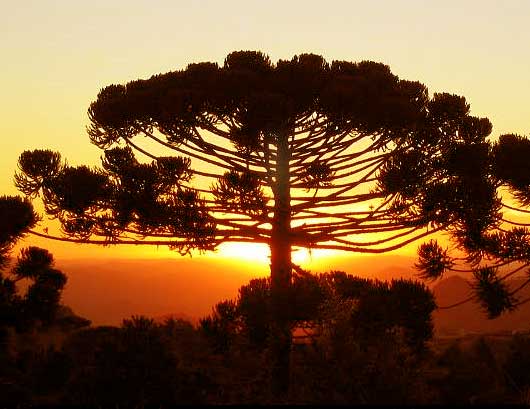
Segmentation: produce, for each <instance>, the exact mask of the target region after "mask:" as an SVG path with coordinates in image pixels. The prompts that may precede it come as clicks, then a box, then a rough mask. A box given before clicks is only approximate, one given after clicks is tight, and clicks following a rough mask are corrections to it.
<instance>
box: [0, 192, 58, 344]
mask: <svg viewBox="0 0 530 409" xmlns="http://www.w3.org/2000/svg"><path fill="white" fill-rule="evenodd" d="M0 215H1V216H0V224H1V227H0V232H1V233H0V234H1V237H0V331H1V335H0V337H1V338H2V343H3V342H5V340H6V335H7V332H6V331H7V328H8V327H13V328H15V329H16V330H19V331H23V330H26V329H28V328H30V327H31V326H33V325H34V324H35V323H37V322H38V323H40V324H43V325H48V324H51V323H52V321H53V319H54V317H55V313H56V311H57V308H58V307H59V301H60V296H61V291H62V289H63V287H64V285H65V284H66V276H65V275H64V274H63V273H62V272H61V271H59V270H57V269H55V268H53V263H54V260H53V255H52V254H51V253H50V252H48V251H47V250H45V249H41V248H38V247H33V246H30V247H27V248H24V249H22V250H21V251H20V255H19V257H18V260H17V261H16V262H15V264H14V265H13V266H12V268H9V267H10V253H11V250H12V248H13V246H14V245H15V244H16V242H17V241H18V240H19V239H20V238H21V237H22V236H23V235H24V234H26V233H27V232H28V231H29V229H30V228H32V227H33V226H35V224H36V223H37V219H38V218H37V215H36V214H35V212H34V210H33V206H32V205H31V203H30V202H28V201H27V200H24V199H21V198H19V197H16V196H2V197H0ZM21 280H27V281H28V282H29V286H28V288H27V290H26V291H25V293H24V294H22V293H21V292H20V291H17V283H18V282H19V281H21Z"/></svg>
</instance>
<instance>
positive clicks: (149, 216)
mask: <svg viewBox="0 0 530 409" xmlns="http://www.w3.org/2000/svg"><path fill="white" fill-rule="evenodd" d="M88 114H89V118H90V125H89V127H88V133H89V136H90V139H91V141H92V143H94V144H95V145H96V146H98V147H99V148H101V149H103V150H104V155H103V157H102V167H101V168H89V167H87V166H77V167H74V166H69V165H67V164H66V163H63V162H62V160H61V157H60V155H59V154H58V153H54V152H51V151H47V150H35V151H32V152H24V153H23V154H22V155H21V156H20V160H19V172H18V173H17V174H16V184H17V186H18V188H19V189H20V190H21V191H22V192H24V193H25V194H26V195H28V196H31V197H35V196H37V195H39V194H40V195H41V197H42V199H43V202H44V206H45V209H46V212H47V213H48V214H49V215H51V216H52V217H54V218H56V219H58V220H59V221H60V223H61V227H62V230H63V232H64V233H65V235H66V236H67V237H56V238H57V239H61V240H70V241H77V242H81V243H99V244H120V243H122V244H149V245H168V246H170V247H171V248H174V249H176V250H177V251H179V252H180V253H182V254H186V253H188V252H189V251H190V250H191V249H198V250H200V251H204V250H212V249H215V248H216V247H217V246H218V245H219V244H221V243H224V242H252V243H257V242H262V243H266V244H268V245H269V246H270V249H271V294H272V297H273V300H274V302H273V303H272V305H273V307H272V308H273V316H274V317H275V320H274V323H275V324H274V327H275V328H274V333H275V336H274V337H273V339H274V343H273V345H272V350H273V351H275V352H274V354H273V355H274V356H275V357H276V358H275V359H276V365H275V368H276V372H275V373H274V375H273V376H274V379H275V380H276V381H277V386H278V391H280V392H281V391H285V388H286V385H287V384H288V379H287V378H286V377H288V372H289V371H288V362H289V350H290V342H291V333H290V331H289V325H288V322H287V320H286V318H285V316H284V313H283V312H284V311H285V310H286V309H287V307H288V304H289V300H288V293H289V292H288V289H289V286H290V283H291V275H292V274H291V272H292V264H291V251H292V250H293V249H296V248H301V247H305V248H311V249H338V250H345V251H351V252H364V253H382V252H386V251H391V250H395V249H399V248H400V247H402V246H404V245H406V244H408V243H411V242H413V241H414V240H418V239H420V238H422V237H425V236H426V235H428V234H430V233H432V232H435V231H439V230H442V229H450V228H453V229H454V231H457V230H458V228H460V227H461V226H463V225H465V223H468V222H469V220H470V219H473V220H475V221H474V222H473V223H474V224H473V226H469V227H470V231H472V233H476V231H481V229H482V230H483V229H485V228H487V227H489V226H490V225H491V224H492V223H494V222H495V220H496V212H497V211H498V207H499V202H498V198H497V195H496V190H495V187H496V186H495V184H494V183H493V181H492V180H491V178H489V177H487V176H488V175H487V174H485V171H484V169H483V166H482V164H483V162H484V161H486V160H487V155H486V153H487V150H488V145H487V143H486V142H485V138H486V137H487V136H488V135H489V133H490V132H491V124H490V122H489V121H488V120H487V119H485V118H475V117H472V116H470V115H469V105H468V104H467V103H466V101H465V99H464V98H463V97H458V96H455V95H449V94H434V96H433V97H432V98H429V96H428V93H427V88H426V87H425V86H424V85H422V84H420V83H419V82H413V81H406V80H400V79H399V78H398V77H397V76H395V75H393V74H392V73H391V71H390V69H389V67H388V66H386V65H384V64H380V63H375V62H369V61H364V62H360V63H352V62H346V61H334V62H332V63H331V64H329V63H327V62H326V61H325V60H324V59H323V58H322V57H320V56H318V55H313V54H302V55H299V56H295V57H293V58H292V59H291V60H280V61H278V62H277V63H276V64H273V63H272V62H271V61H270V59H269V57H267V56H266V55H264V54H262V53H260V52H247V51H244V52H243V51H241V52H233V53H231V54H229V55H228V56H227V57H226V59H225V62H224V65H223V66H218V65H217V64H216V63H211V62H205V63H199V64H190V65H189V66H188V67H187V68H186V69H184V70H180V71H174V72H170V73H167V74H159V75H154V76H153V77H151V78H150V79H147V80H136V81H131V82H129V83H127V84H126V85H110V86H107V87H105V88H104V89H102V90H101V91H100V93H99V95H98V98H97V100H96V101H95V102H93V103H92V104H91V105H90V108H89V111H88ZM165 152H169V153H165ZM135 154H139V155H141V156H143V157H145V158H146V159H147V160H139V159H137V158H136V157H135ZM35 233H36V234H39V235H42V236H45V237H51V235H48V234H44V233H38V232H35ZM98 236H99V237H101V238H102V239H98V238H97V237H98Z"/></svg>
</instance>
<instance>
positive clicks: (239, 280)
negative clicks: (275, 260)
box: [57, 255, 530, 334]
mask: <svg viewBox="0 0 530 409" xmlns="http://www.w3.org/2000/svg"><path fill="white" fill-rule="evenodd" d="M415 260H416V259H415V257H412V256H411V257H408V256H396V255H384V256H379V257H377V256H351V257H342V258H336V259H333V260H331V259H330V260H329V262H327V261H322V262H320V266H319V269H318V272H324V271H330V270H342V271H345V272H347V273H350V274H355V275H358V276H361V277H372V278H379V279H382V280H388V279H391V278H400V277H402V278H413V279H414V278H417V271H416V270H415V268H414V262H415ZM57 267H58V268H59V269H61V270H62V271H63V272H64V273H66V274H67V276H68V283H67V285H66V288H65V290H64V293H63V299H62V303H63V304H65V305H68V306H69V307H71V308H72V309H73V310H74V311H75V312H76V313H77V314H79V315H80V316H81V317H85V318H87V319H90V320H91V321H92V323H93V325H119V324H120V323H121V321H122V320H123V319H124V318H129V317H131V315H146V316H149V317H158V318H160V319H161V320H163V319H164V318H167V317H168V316H174V317H176V318H183V319H187V320H189V321H192V322H194V323H196V322H198V320H199V318H202V317H204V316H206V315H208V314H209V313H210V312H211V311H212V307H213V306H214V305H215V304H217V303H218V302H219V301H222V300H225V299H231V298H235V297H236V296H237V292H238V289H239V287H241V286H242V285H243V284H246V283H248V281H249V280H250V279H252V278H256V277H265V276H268V275H269V270H268V266H267V265H266V264H263V263H262V264H247V265H245V264H243V263H240V262H238V261H235V260H232V261H231V260H227V259H221V258H213V257H211V258H210V257H194V258H188V257H182V258H177V259H154V260H153V259H133V260H123V259H112V260H101V259H99V260H98V259H86V260H79V259H78V260H58V261H57ZM315 272H317V271H315ZM518 280H519V281H518ZM520 280H521V279H516V280H512V281H511V282H510V284H511V285H513V286H515V285H517V284H518V283H520V282H521V281H520ZM430 287H431V289H433V291H434V293H435V296H436V299H437V303H438V305H440V306H444V305H450V304H454V303H456V302H458V301H461V300H463V299H465V298H466V297H468V296H469V295H470V287H469V285H468V283H467V282H466V280H465V279H464V278H462V277H461V276H452V277H448V278H445V279H443V280H441V281H439V282H436V283H434V284H431V285H430ZM529 296H530V288H528V289H525V290H524V291H523V295H522V297H529ZM158 318H157V319H158ZM434 322H435V327H436V331H437V333H439V334H442V333H460V332H496V331H511V330H514V329H515V330H516V329H528V328H530V303H529V304H526V305H524V306H523V307H521V308H520V309H519V310H517V311H515V312H513V313H509V314H504V315H503V316H501V317H500V318H498V319H495V320H488V319H487V318H486V315H485V314H484V312H482V310H481V309H480V306H479V305H477V304H476V303H471V302H470V303H467V304H464V305H461V306H459V307H455V308H452V309H448V310H438V311H436V312H435V313H434Z"/></svg>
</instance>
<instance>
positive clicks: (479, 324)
mask: <svg viewBox="0 0 530 409" xmlns="http://www.w3.org/2000/svg"><path fill="white" fill-rule="evenodd" d="M525 280H526V278H525V277H517V278H513V279H511V280H508V281H507V284H508V285H509V287H510V288H512V289H513V288H516V287H518V286H520V285H521V284H522V283H523V282H524V281H525ZM433 292H434V295H435V297H436V302H437V304H438V306H441V307H443V306H449V305H452V304H455V303H457V302H459V301H462V300H464V299H466V298H468V297H469V296H470V295H472V291H471V286H470V284H469V283H468V281H466V280H465V279H464V278H462V277H459V276H452V277H448V278H446V279H443V280H442V281H440V282H439V283H437V284H436V285H435V286H434V287H433ZM518 297H519V299H525V298H528V297H530V287H529V286H527V287H525V288H523V290H522V291H521V292H519V293H518ZM433 319H434V325H435V329H436V333H437V334H438V335H454V334H463V333H469V332H477V333H493V332H502V331H527V330H529V329H530V303H528V304H524V305H522V306H521V307H519V308H518V309H516V310H515V311H513V312H508V313H504V314H502V315H501V316H500V317H498V318H496V319H493V320H489V319H488V318H487V316H486V313H485V312H484V311H483V310H482V309H481V307H480V305H479V304H478V303H476V302H468V303H465V304H462V305H459V306H457V307H454V308H449V309H438V310H436V311H435V312H434V314H433Z"/></svg>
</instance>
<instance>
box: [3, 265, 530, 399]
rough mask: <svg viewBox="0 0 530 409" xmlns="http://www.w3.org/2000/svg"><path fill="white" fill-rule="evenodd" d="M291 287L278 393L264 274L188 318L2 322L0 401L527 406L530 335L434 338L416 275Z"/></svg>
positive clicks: (332, 278) (311, 279) (310, 279)
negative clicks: (113, 323) (115, 323)
mask: <svg viewBox="0 0 530 409" xmlns="http://www.w3.org/2000/svg"><path fill="white" fill-rule="evenodd" d="M294 287H295V289H296V292H295V294H297V296H296V297H293V298H292V306H293V308H292V311H291V314H290V315H289V319H290V322H291V327H292V330H293V332H294V334H295V335H294V343H293V345H292V349H291V361H292V365H291V371H290V374H289V379H290V389H289V393H288V395H287V396H285V397H283V398H282V399H281V400H279V399H278V398H277V397H276V396H274V395H273V394H272V393H271V388H270V385H269V382H270V372H271V371H272V368H271V359H270V354H271V351H270V347H269V345H270V342H269V341H270V340H269V334H270V328H269V325H270V317H271V314H270V283H269V281H268V280H266V279H258V280H252V281H251V282H249V284H247V285H245V286H243V287H241V288H240V291H239V295H238V297H237V298H236V299H234V300H225V301H222V302H220V303H219V304H217V305H216V306H215V307H214V308H213V310H212V314H211V315H210V316H208V317H205V318H204V319H202V320H201V322H200V324H199V325H198V326H196V327H194V326H193V325H192V324H191V323H189V322H186V321H183V320H176V319H168V320H166V321H165V322H162V323H159V322H155V321H154V320H152V319H149V318H146V317H132V318H131V319H126V320H124V321H123V323H122V325H121V326H120V327H90V326H89V325H88V322H87V321H83V320H80V319H77V320H76V319H72V314H71V312H69V311H68V310H66V309H65V308H64V307H58V309H57V311H56V314H55V318H54V319H53V320H48V321H46V322H40V321H38V322H37V321H36V322H35V324H34V325H33V326H32V327H31V328H29V327H25V328H23V329H17V328H13V327H10V328H7V334H8V335H7V341H6V343H5V344H4V346H3V349H2V351H1V358H0V359H1V363H0V396H1V401H2V403H5V404H8V403H17V404H20V403H26V404H88V405H105V404H119V405H133V404H134V405H138V404H157V405H160V404H161V405H162V406H164V405H172V404H236V403H243V404H251V403H261V404H267V403H291V404H318V403H334V404H413V403H414V404H425V403H441V404H468V403H528V402H529V400H528V393H529V391H530V376H529V375H528V370H527V368H528V367H529V366H530V337H528V336H526V335H515V336H512V337H505V338H494V337H475V338H473V339H457V338H455V339H453V340H450V341H447V340H445V341H443V342H442V341H438V340H436V339H434V340H433V338H432V336H433V331H432V323H431V313H432V311H433V309H434V308H435V305H434V302H433V298H432V294H431V293H430V291H429V290H428V289H427V288H426V287H424V286H423V285H422V284H419V283H416V282H412V281H406V280H398V281H393V282H391V283H384V282H380V281H377V280H366V279H359V278H357V277H353V276H351V275H347V274H345V273H341V272H331V273H327V274H321V275H309V274H307V273H305V272H300V273H299V274H297V278H296V279H295V284H294ZM293 295H294V293H293ZM405 295H407V296H405ZM403 300H406V303H404V302H403ZM295 312H296V313H295ZM68 317H70V318H68Z"/></svg>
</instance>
